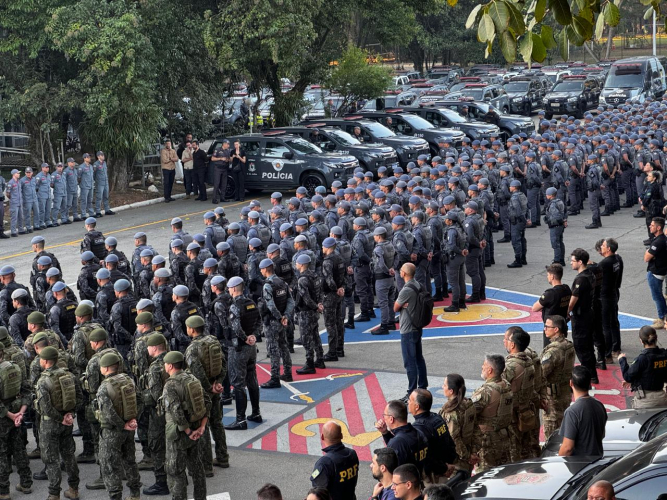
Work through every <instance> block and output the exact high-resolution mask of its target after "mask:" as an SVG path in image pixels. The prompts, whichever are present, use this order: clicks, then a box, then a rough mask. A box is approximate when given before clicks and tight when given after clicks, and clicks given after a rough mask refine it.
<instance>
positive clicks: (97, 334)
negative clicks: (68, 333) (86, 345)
mask: <svg viewBox="0 0 667 500" xmlns="http://www.w3.org/2000/svg"><path fill="white" fill-rule="evenodd" d="M108 338H109V334H108V333H107V331H106V330H105V329H104V328H96V329H95V330H93V331H92V332H90V335H89V336H88V340H89V341H92V342H101V341H102V340H107V339H108Z"/></svg>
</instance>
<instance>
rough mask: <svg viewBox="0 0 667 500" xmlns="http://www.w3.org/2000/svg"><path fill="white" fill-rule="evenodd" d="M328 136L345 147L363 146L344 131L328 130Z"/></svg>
mask: <svg viewBox="0 0 667 500" xmlns="http://www.w3.org/2000/svg"><path fill="white" fill-rule="evenodd" d="M327 134H329V135H330V136H333V137H335V138H336V140H337V141H338V142H340V143H341V144H342V145H343V146H358V145H359V144H361V142H359V141H358V140H357V139H355V138H354V137H352V136H351V135H350V134H348V133H347V132H344V131H342V130H337V129H336V130H327Z"/></svg>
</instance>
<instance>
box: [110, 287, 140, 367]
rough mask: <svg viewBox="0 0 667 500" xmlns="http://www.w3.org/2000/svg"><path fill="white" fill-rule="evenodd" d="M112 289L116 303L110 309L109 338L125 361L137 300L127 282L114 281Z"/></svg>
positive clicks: (130, 342) (132, 330) (132, 329)
mask: <svg viewBox="0 0 667 500" xmlns="http://www.w3.org/2000/svg"><path fill="white" fill-rule="evenodd" d="M113 289H114V292H116V302H115V303H114V305H113V306H112V307H111V317H110V319H109V327H110V328H109V336H110V338H111V341H112V343H113V345H114V346H115V347H116V349H118V352H120V354H121V356H123V359H125V360H126V361H127V359H128V354H129V352H130V345H131V344H132V337H133V335H132V333H133V332H134V330H135V328H134V327H135V324H136V323H135V318H136V317H137V299H136V298H135V297H134V295H132V290H131V289H130V282H129V281H128V280H125V279H121V280H118V281H116V283H114V285H113Z"/></svg>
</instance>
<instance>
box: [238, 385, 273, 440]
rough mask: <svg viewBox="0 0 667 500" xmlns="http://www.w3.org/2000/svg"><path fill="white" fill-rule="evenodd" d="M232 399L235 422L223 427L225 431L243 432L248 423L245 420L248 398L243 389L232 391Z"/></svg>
mask: <svg viewBox="0 0 667 500" xmlns="http://www.w3.org/2000/svg"><path fill="white" fill-rule="evenodd" d="M279 383H280V382H279ZM234 399H235V400H236V420H235V421H234V422H233V423H231V424H229V425H225V429H227V430H230V431H244V430H246V429H247V428H248V423H247V422H246V419H245V412H246V410H247V409H248V396H246V393H245V389H244V390H242V391H234Z"/></svg>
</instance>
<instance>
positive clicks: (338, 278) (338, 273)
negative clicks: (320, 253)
mask: <svg viewBox="0 0 667 500" xmlns="http://www.w3.org/2000/svg"><path fill="white" fill-rule="evenodd" d="M324 260H331V261H333V262H332V268H333V278H334V281H335V282H336V287H337V288H336V290H338V288H341V287H342V286H343V285H344V284H345V274H346V272H347V269H346V267H345V262H343V257H341V256H340V255H338V254H337V253H330V254H329V255H327V256H326V257H325V258H324ZM323 282H324V291H325V292H335V291H336V290H330V289H329V286H328V285H327V282H326V280H323Z"/></svg>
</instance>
